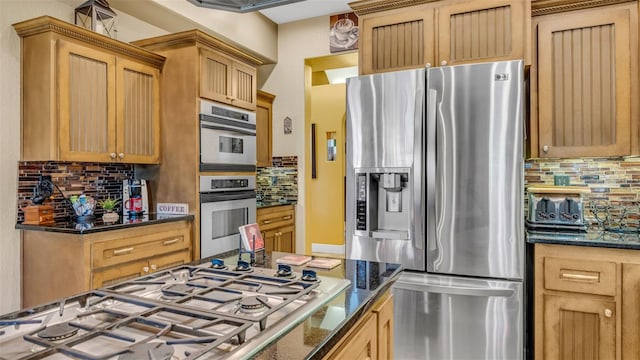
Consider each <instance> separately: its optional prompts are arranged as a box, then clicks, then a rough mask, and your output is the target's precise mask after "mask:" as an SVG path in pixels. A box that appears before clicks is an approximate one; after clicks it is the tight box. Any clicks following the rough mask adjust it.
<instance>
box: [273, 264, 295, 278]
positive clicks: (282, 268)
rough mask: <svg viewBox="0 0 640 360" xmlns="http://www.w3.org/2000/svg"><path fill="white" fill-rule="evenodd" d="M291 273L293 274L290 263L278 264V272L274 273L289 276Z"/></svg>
mask: <svg viewBox="0 0 640 360" xmlns="http://www.w3.org/2000/svg"><path fill="white" fill-rule="evenodd" d="M291 274H293V271H292V270H291V266H290V265H285V264H278V272H277V273H276V275H277V276H280V277H287V276H291Z"/></svg>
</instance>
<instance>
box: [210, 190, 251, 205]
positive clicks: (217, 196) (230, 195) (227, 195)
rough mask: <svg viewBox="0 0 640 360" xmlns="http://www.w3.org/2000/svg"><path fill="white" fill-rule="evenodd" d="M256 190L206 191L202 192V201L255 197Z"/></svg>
mask: <svg viewBox="0 0 640 360" xmlns="http://www.w3.org/2000/svg"><path fill="white" fill-rule="evenodd" d="M255 198H256V192H255V190H249V191H233V192H222V193H219V192H218V193H216V192H206V193H200V203H201V204H205V203H212V202H220V201H229V200H242V199H255Z"/></svg>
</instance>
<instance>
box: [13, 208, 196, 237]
mask: <svg viewBox="0 0 640 360" xmlns="http://www.w3.org/2000/svg"><path fill="white" fill-rule="evenodd" d="M193 219H194V216H193V215H169V214H157V213H151V214H148V215H144V216H139V217H128V216H120V217H119V218H118V220H117V221H114V222H108V223H105V222H104V221H102V218H101V217H99V216H98V217H96V218H95V219H93V220H92V221H87V222H75V221H73V220H72V219H69V221H57V222H56V223H55V224H51V225H27V224H22V223H17V224H16V229H20V230H32V231H50V232H61V233H67V234H78V235H82V234H90V233H96V232H102V231H109V230H119V229H126V228H130V227H137V226H146V225H153V224H161V223H166V222H173V221H182V220H187V221H193Z"/></svg>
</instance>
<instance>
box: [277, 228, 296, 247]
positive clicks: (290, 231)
mask: <svg viewBox="0 0 640 360" xmlns="http://www.w3.org/2000/svg"><path fill="white" fill-rule="evenodd" d="M295 234H296V228H295V226H286V227H282V228H280V229H279V230H278V233H277V234H276V238H275V240H274V250H276V251H280V252H287V253H294V252H295V241H296V235H295Z"/></svg>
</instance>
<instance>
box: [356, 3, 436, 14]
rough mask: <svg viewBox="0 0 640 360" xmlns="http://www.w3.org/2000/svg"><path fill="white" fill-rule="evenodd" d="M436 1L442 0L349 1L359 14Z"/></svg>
mask: <svg viewBox="0 0 640 360" xmlns="http://www.w3.org/2000/svg"><path fill="white" fill-rule="evenodd" d="M436 1H440V0H362V1H354V2H351V3H349V6H350V7H351V9H353V11H354V12H355V13H356V14H357V15H358V16H360V15H365V14H371V13H376V12H380V11H386V10H393V9H400V8H404V7H408V6H414V5H421V4H427V3H432V2H436Z"/></svg>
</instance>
